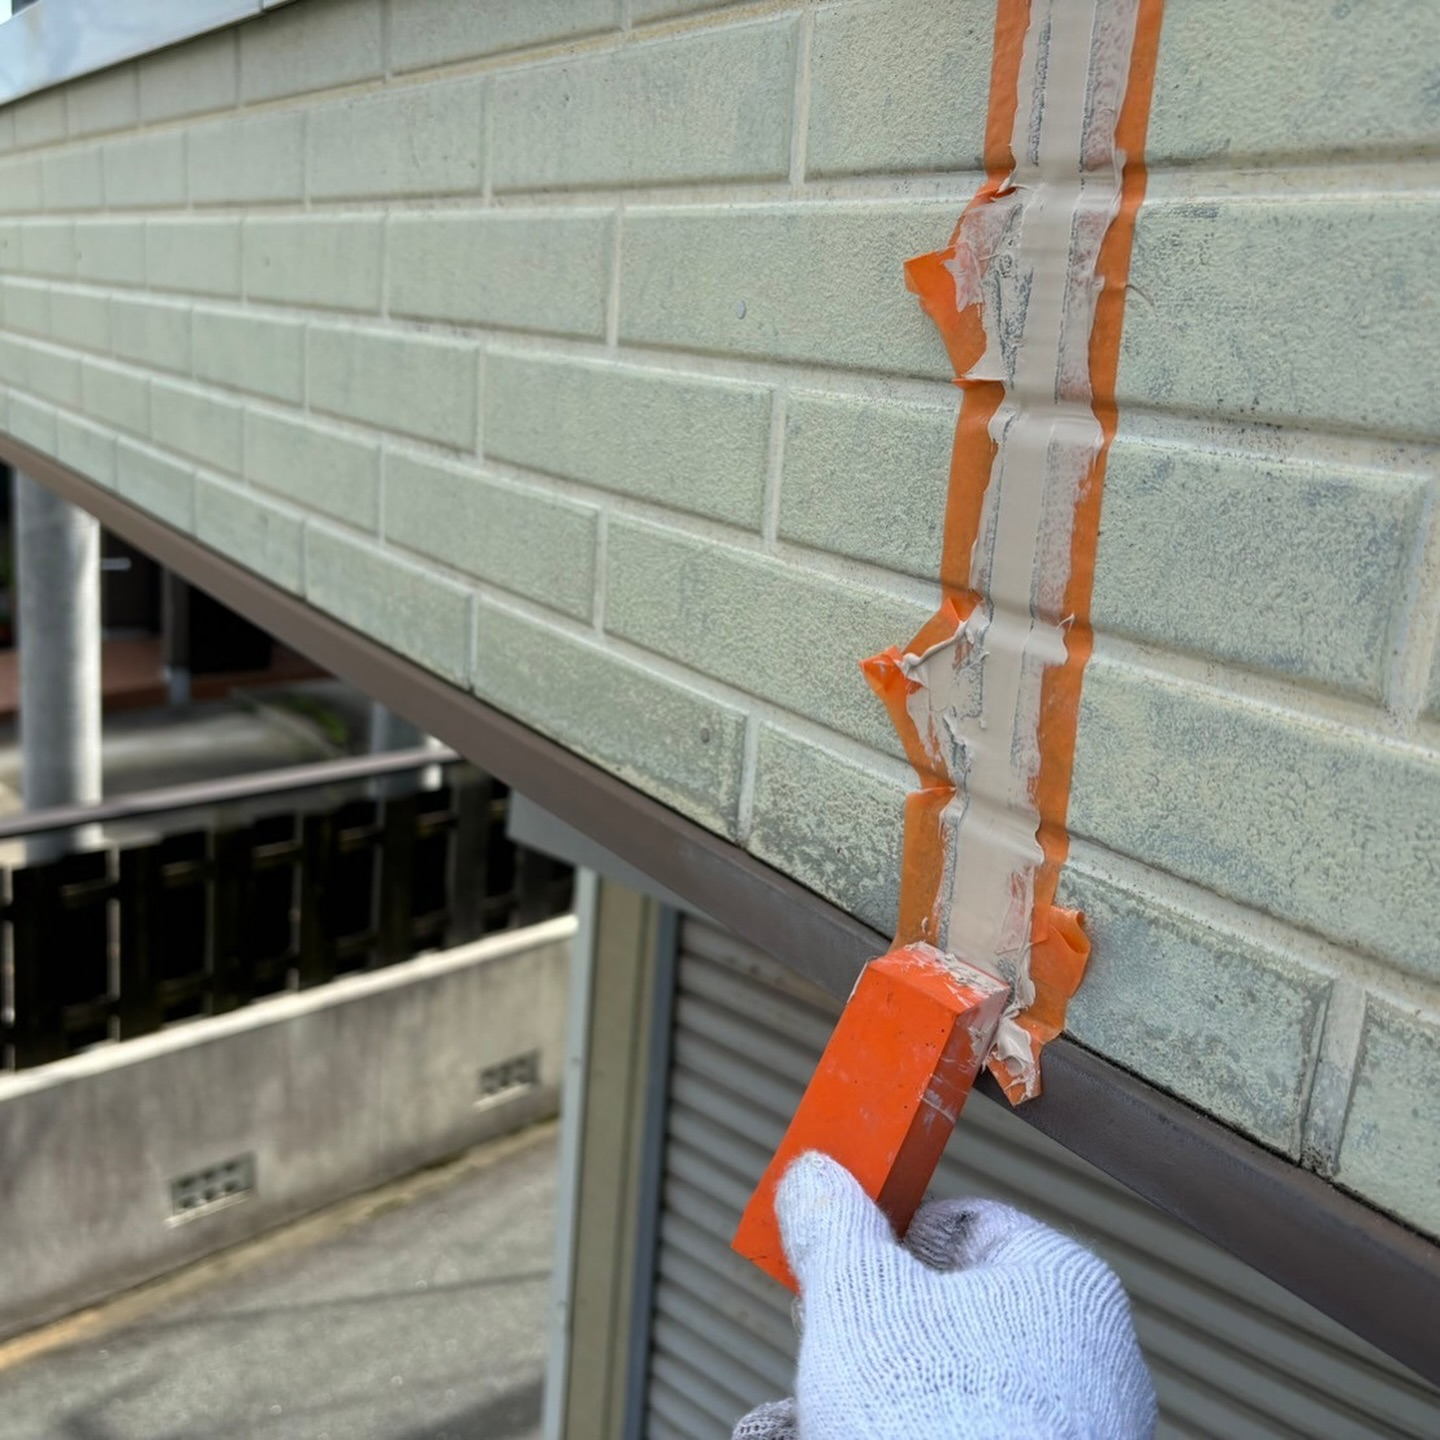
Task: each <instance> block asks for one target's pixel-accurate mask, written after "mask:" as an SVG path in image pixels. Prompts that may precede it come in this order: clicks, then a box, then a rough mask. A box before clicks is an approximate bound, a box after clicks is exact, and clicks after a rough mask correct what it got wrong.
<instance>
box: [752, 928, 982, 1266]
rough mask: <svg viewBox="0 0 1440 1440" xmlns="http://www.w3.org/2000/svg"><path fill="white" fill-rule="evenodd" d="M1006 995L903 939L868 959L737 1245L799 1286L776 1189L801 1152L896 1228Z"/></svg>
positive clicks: (948, 1126) (936, 1156)
mask: <svg viewBox="0 0 1440 1440" xmlns="http://www.w3.org/2000/svg"><path fill="white" fill-rule="evenodd" d="M1009 999H1010V990H1009V987H1008V986H1007V985H1005V984H1004V983H1003V982H1002V981H999V980H995V979H993V978H992V977H990V976H988V975H984V974H982V973H981V972H980V971H978V970H974V969H971V968H969V967H968V966H964V965H961V964H959V963H958V962H956V961H954V960H951V959H949V958H948V957H946V956H943V955H942V954H941V953H940V952H939V951H938V950H936V949H935V948H934V947H933V946H930V945H907V946H904V947H903V948H901V949H897V950H892V951H890V952H889V953H888V954H886V955H882V956H881V957H880V958H879V959H877V960H872V961H870V963H869V964H868V965H866V967H865V969H864V970H863V971H861V974H860V979H859V981H858V983H857V984H856V986H855V990H854V992H853V993H852V994H851V996H850V1000H849V1003H848V1004H847V1005H846V1006H845V1009H844V1011H843V1013H842V1014H841V1016H840V1019H839V1022H838V1023H837V1024H836V1026H835V1030H834V1033H833V1034H832V1035H831V1036H830V1040H829V1043H828V1044H827V1045H826V1047H825V1053H824V1055H822V1056H821V1058H820V1064H819V1065H818V1067H817V1068H816V1070H815V1074H814V1075H813V1077H812V1078H811V1080H810V1084H809V1086H808V1088H807V1089H806V1091H805V1095H804V1098H803V1099H802V1100H801V1101H800V1105H799V1108H798V1109H797V1110H796V1112H795V1116H794V1118H793V1119H792V1120H791V1122H790V1127H789V1129H788V1130H786V1132H785V1137H784V1139H783V1140H781V1142H780V1147H779V1149H778V1150H776V1152H775V1155H774V1158H773V1159H772V1160H771V1161H770V1165H769V1167H768V1168H767V1169H766V1171H765V1174H764V1176H763V1177H762V1178H761V1180H760V1184H759V1185H758V1186H757V1187H756V1189H755V1193H754V1194H753V1195H752V1196H751V1197H750V1203H749V1204H748V1205H747V1206H746V1207H745V1213H744V1214H743V1215H742V1216H741V1219H740V1226H739V1229H738V1230H737V1231H736V1233H735V1239H734V1241H733V1242H732V1243H733V1248H734V1249H735V1250H736V1251H738V1252H739V1253H740V1254H741V1255H743V1256H744V1257H745V1258H746V1259H747V1260H751V1261H753V1262H754V1263H755V1264H756V1265H758V1266H759V1267H760V1268H761V1269H762V1270H764V1271H765V1272H766V1274H768V1275H771V1276H773V1277H774V1278H775V1279H776V1280H779V1281H780V1282H781V1284H783V1285H786V1286H788V1287H789V1288H790V1289H791V1290H794V1289H795V1277H794V1276H793V1275H792V1274H791V1273H790V1266H789V1264H788V1263H787V1262H786V1259H785V1251H784V1247H783V1245H782V1244H781V1239H780V1226H779V1221H778V1220H777V1218H776V1215H775V1187H776V1186H777V1185H778V1184H779V1183H780V1178H781V1176H783V1175H784V1173H785V1171H786V1170H787V1169H788V1168H789V1166H790V1162H791V1161H792V1160H794V1159H795V1158H796V1157H797V1156H798V1155H801V1154H803V1153H804V1152H805V1151H807V1150H821V1151H823V1152H824V1153H825V1154H827V1155H829V1156H831V1157H832V1158H833V1159H835V1160H838V1161H839V1162H840V1163H841V1164H842V1165H844V1166H845V1168H846V1169H847V1170H849V1171H850V1173H851V1174H852V1175H854V1176H855V1178H856V1179H857V1180H858V1181H859V1182H860V1184H861V1186H862V1187H863V1188H864V1190H865V1193H866V1194H867V1195H869V1196H870V1197H871V1198H872V1199H873V1200H875V1201H876V1203H877V1204H878V1205H879V1206H880V1208H881V1209H882V1210H883V1211H884V1212H885V1214H886V1215H887V1216H889V1218H890V1223H891V1224H892V1225H893V1226H894V1227H895V1232H896V1234H897V1235H903V1234H904V1233H905V1231H906V1229H907V1228H908V1227H909V1224H910V1221H911V1219H912V1217H913V1216H914V1214H915V1211H916V1210H917V1209H918V1208H919V1205H920V1202H921V1200H922V1199H923V1198H924V1196H925V1188H926V1186H927V1185H929V1183H930V1179H931V1176H932V1175H933V1174H934V1173H935V1166H936V1165H937V1164H938V1163H939V1160H940V1155H941V1152H942V1151H943V1150H944V1149H945V1144H946V1142H947V1141H948V1140H949V1138H950V1134H951V1131H952V1130H954V1128H955V1122H956V1120H957V1119H959V1116H960V1111H961V1109H962V1108H963V1107H964V1104H965V1099H966V1097H967V1096H968V1095H969V1093H970V1089H971V1087H972V1086H973V1085H974V1083H975V1077H976V1075H978V1074H979V1071H980V1067H981V1066H982V1065H983V1064H984V1063H985V1059H986V1056H987V1055H988V1054H989V1051H990V1046H991V1043H992V1042H993V1040H994V1038H995V1029H996V1026H998V1025H999V1023H1000V1018H1001V1016H1002V1015H1003V1014H1004V1011H1005V1006H1006V1004H1007V1003H1008V1001H1009Z"/></svg>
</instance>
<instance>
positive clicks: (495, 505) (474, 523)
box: [385, 451, 596, 620]
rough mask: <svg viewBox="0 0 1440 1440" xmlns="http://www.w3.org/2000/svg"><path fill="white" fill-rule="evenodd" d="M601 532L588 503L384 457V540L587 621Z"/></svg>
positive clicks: (444, 467) (452, 469) (443, 467)
mask: <svg viewBox="0 0 1440 1440" xmlns="http://www.w3.org/2000/svg"><path fill="white" fill-rule="evenodd" d="M595 530H596V511H595V510H594V509H593V508H591V507H590V506H588V505H576V504H573V503H571V502H570V501H566V500H557V499H555V498H553V497H551V496H548V495H543V494H539V493H537V492H535V491H531V490H526V489H523V488H520V487H517V486H512V485H504V484H497V483H495V482H494V481H493V480H491V479H488V478H487V477H485V476H483V475H480V474H478V473H476V471H475V470H473V469H469V470H461V469H458V468H456V467H453V466H447V465H432V464H429V463H427V462H425V461H422V460H418V459H412V458H411V457H409V456H405V455H398V454H396V453H394V452H393V451H392V452H391V453H390V454H389V455H387V456H386V459H385V538H386V540H388V541H391V542H393V543H395V544H397V545H403V546H405V547H406V549H409V550H413V551H415V552H417V553H418V554H420V555H426V556H429V557H430V558H431V559H434V560H439V561H441V562H442V563H444V564H446V565H451V566H454V567H455V568H456V569H457V570H463V571H465V572H466V573H467V574H470V575H474V576H476V577H477V578H479V579H481V580H488V581H490V582H491V583H493V584H495V585H499V586H501V587H502V588H504V589H506V590H511V591H514V593H515V594H517V595H523V596H525V597H526V598H528V599H531V600H536V601H539V603H540V604H542V605H549V606H551V607H552V608H554V609H556V610H560V611H563V612H564V613H565V614H567V615H574V616H576V617H578V618H579V619H582V620H588V619H589V618H590V611H591V605H592V602H593V597H594V591H595Z"/></svg>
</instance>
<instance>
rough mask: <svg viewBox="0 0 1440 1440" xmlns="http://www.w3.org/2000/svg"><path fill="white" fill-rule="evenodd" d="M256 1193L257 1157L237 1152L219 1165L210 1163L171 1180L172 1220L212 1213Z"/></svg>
mask: <svg viewBox="0 0 1440 1440" xmlns="http://www.w3.org/2000/svg"><path fill="white" fill-rule="evenodd" d="M254 1193H255V1156H254V1155H253V1154H252V1155H236V1156H235V1157H234V1158H233V1159H230V1160H222V1161H220V1163H219V1164H218V1165H207V1166H206V1167H205V1169H203V1170H193V1171H191V1172H190V1173H189V1174H188V1175H177V1176H176V1177H175V1178H174V1179H173V1180H172V1181H171V1182H170V1221H169V1223H170V1224H171V1225H180V1224H183V1223H184V1222H185V1221H187V1220H198V1219H199V1218H200V1217H201V1216H202V1215H213V1214H214V1213H215V1212H216V1211H217V1210H224V1209H226V1208H227V1207H229V1206H231V1205H238V1204H239V1203H240V1202H241V1201H242V1200H248V1199H249V1198H250V1196H251V1195H253V1194H254Z"/></svg>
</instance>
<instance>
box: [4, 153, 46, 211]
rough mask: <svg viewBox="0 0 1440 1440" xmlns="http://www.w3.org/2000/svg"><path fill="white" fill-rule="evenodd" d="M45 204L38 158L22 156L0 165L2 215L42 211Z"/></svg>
mask: <svg viewBox="0 0 1440 1440" xmlns="http://www.w3.org/2000/svg"><path fill="white" fill-rule="evenodd" d="M44 204H45V201H44V197H43V194H42V192H41V189H40V161H39V159H38V157H36V156H33V155H21V156H17V157H16V158H15V159H13V160H6V161H5V162H4V163H3V164H0V214H9V215H18V214H21V213H22V212H24V211H27V210H40V209H43V208H44Z"/></svg>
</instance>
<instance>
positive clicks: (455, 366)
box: [309, 325, 479, 450]
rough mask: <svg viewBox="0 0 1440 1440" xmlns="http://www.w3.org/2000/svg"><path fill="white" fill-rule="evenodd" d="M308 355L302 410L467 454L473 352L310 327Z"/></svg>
mask: <svg viewBox="0 0 1440 1440" xmlns="http://www.w3.org/2000/svg"><path fill="white" fill-rule="evenodd" d="M309 354H310V403H311V405H313V406H314V407H315V408H316V409H317V410H324V411H327V412H328V413H329V414H331V415H342V416H344V417H345V418H347V419H350V420H360V421H363V422H364V423H365V424H367V425H376V426H381V427H383V428H388V429H392V430H398V431H399V432H400V433H401V434H404V435H413V436H415V437H416V438H417V439H420V440H436V441H439V442H440V443H441V444H442V445H452V446H454V447H455V448H456V449H460V450H465V449H470V448H471V447H473V445H474V443H475V412H476V409H477V406H478V395H477V391H478V388H479V374H478V360H477V352H476V349H475V347H474V346H473V345H468V344H464V343H462V342H457V341H451V340H430V339H425V338H423V337H421V336H419V335H404V334H389V335H383V334H376V333H375V332H372V331H359V330H349V329H344V328H341V327H338V326H336V327H333V328H332V327H329V326H319V325H316V326H312V327H311V329H310V336H309Z"/></svg>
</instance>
